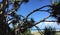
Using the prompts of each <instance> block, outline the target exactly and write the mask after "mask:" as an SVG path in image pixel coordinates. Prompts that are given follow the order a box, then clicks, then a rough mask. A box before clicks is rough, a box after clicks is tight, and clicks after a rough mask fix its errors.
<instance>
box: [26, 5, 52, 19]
mask: <svg viewBox="0 0 60 35" xmlns="http://www.w3.org/2000/svg"><path fill="white" fill-rule="evenodd" d="M44 7H51V5H46V6H42V7H40V8H38V9H35V10H33V11H32V12H30V13H29V14H28V15H27V16H26V19H27V18H28V17H29V16H30V15H31V14H33V13H35V12H36V11H40V9H42V8H44Z"/></svg>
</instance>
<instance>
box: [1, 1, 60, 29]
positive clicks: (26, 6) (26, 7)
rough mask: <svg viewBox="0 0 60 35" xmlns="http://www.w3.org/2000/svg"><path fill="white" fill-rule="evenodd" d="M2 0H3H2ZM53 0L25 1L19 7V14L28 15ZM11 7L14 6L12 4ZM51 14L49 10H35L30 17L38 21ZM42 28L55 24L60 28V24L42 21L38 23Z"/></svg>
mask: <svg viewBox="0 0 60 35" xmlns="http://www.w3.org/2000/svg"><path fill="white" fill-rule="evenodd" d="M0 1H1V0H0ZM50 1H51V0H29V2H28V3H23V4H22V5H21V7H20V8H19V10H18V12H17V14H19V15H20V14H21V15H23V16H25V17H26V15H28V14H29V13H30V12H32V11H33V10H35V9H37V8H40V7H42V6H45V5H50V4H51V2H50ZM10 8H12V7H11V6H10ZM43 9H44V10H47V9H48V8H47V7H46V8H43ZM49 15H50V14H49V13H47V12H39V11H38V12H35V13H34V14H32V15H31V16H29V18H33V19H34V20H35V21H36V22H38V21H39V20H42V19H43V18H44V17H47V16H49ZM47 20H56V19H55V18H53V17H50V18H48V19H47ZM37 26H38V27H39V28H40V29H44V28H45V26H53V27H56V28H60V25H58V24H57V23H56V22H51V23H49V22H42V23H40V24H38V25H37ZM10 27H12V25H10ZM33 29H35V27H33Z"/></svg>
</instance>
